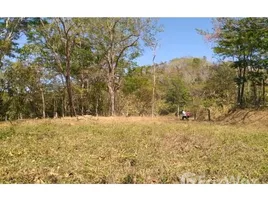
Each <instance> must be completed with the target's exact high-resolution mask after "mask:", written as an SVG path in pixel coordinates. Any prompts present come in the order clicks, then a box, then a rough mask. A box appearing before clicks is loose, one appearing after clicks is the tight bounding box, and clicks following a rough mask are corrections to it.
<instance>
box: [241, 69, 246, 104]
mask: <svg viewBox="0 0 268 200" xmlns="http://www.w3.org/2000/svg"><path fill="white" fill-rule="evenodd" d="M245 75H246V66H245V67H244V68H243V76H242V87H241V96H240V107H243V106H244V90H245V77H246V76H245Z"/></svg>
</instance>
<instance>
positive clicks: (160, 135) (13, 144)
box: [0, 117, 268, 183]
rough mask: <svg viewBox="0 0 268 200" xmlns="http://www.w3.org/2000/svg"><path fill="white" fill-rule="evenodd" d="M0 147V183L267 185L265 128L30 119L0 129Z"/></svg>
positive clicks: (267, 137)
mask: <svg viewBox="0 0 268 200" xmlns="http://www.w3.org/2000/svg"><path fill="white" fill-rule="evenodd" d="M0 147H1V148H0V155H1V156H0V182H1V183H181V182H182V179H183V177H182V176H183V175H184V174H185V173H194V174H195V175H196V176H199V177H200V176H201V177H202V180H206V183H209V182H216V183H219V182H221V181H222V180H223V179H224V178H225V179H224V180H226V177H227V179H228V180H229V181H230V178H231V177H235V180H232V181H233V182H236V179H237V178H238V179H239V177H240V179H239V180H238V181H237V182H243V180H241V178H244V181H245V180H246V179H247V180H249V181H250V182H253V180H254V182H256V181H257V182H260V183H268V175H267V174H268V131H267V127H266V126H261V125H260V126H250V125H249V126H245V125H235V126H234V125H220V124H215V123H214V124H212V123H211V124H210V123H206V122H192V121H188V122H186V121H179V120H175V119H172V118H170V119H169V118H156V119H153V120H152V119H151V118H134V117H133V118H98V119H96V118H91V119H89V118H83V119H82V120H79V121H76V119H57V120H32V121H26V122H17V124H16V125H13V126H11V125H10V124H8V123H2V124H0ZM195 180H196V179H195ZM195 180H194V181H195ZM188 182H189V181H188ZM190 182H191V181H190ZM201 182H202V181H201Z"/></svg>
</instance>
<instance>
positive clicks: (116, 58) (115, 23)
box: [90, 18, 160, 116]
mask: <svg viewBox="0 0 268 200" xmlns="http://www.w3.org/2000/svg"><path fill="white" fill-rule="evenodd" d="M91 27H93V28H92V29H90V33H91V37H92V41H94V46H95V49H96V51H97V52H98V55H99V58H100V64H101V66H102V67H103V68H104V69H105V70H106V76H107V87H108V92H109V96H110V112H111V115H112V116H114V115H115V114H116V113H115V101H116V100H115V97H116V92H117V90H118V89H119V87H120V84H121V83H120V75H119V73H118V72H120V71H122V68H126V67H127V65H125V64H127V63H128V61H131V60H133V59H135V58H136V57H137V56H138V55H140V53H141V48H140V47H141V44H142V43H143V44H145V45H148V44H150V42H151V41H153V40H155V36H156V33H157V32H158V31H159V30H160V29H159V27H158V25H157V21H156V20H152V19H141V18H98V19H94V20H92V26H91ZM122 61H124V62H122Z"/></svg>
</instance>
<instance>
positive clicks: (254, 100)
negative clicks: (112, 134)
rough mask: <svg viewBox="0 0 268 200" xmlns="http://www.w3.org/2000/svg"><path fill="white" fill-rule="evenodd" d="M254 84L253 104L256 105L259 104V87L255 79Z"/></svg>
mask: <svg viewBox="0 0 268 200" xmlns="http://www.w3.org/2000/svg"><path fill="white" fill-rule="evenodd" d="M252 86H253V104H254V106H257V102H258V101H257V87H256V83H255V81H253V83H252Z"/></svg>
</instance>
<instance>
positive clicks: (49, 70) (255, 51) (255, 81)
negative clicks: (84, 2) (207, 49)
mask: <svg viewBox="0 0 268 200" xmlns="http://www.w3.org/2000/svg"><path fill="white" fill-rule="evenodd" d="M212 23H213V27H214V28H213V30H212V31H211V32H208V31H206V30H197V33H199V34H200V37H204V39H205V40H206V41H208V42H211V43H212V44H213V49H214V52H215V54H216V55H218V57H219V61H218V62H216V63H211V62H209V61H208V60H207V59H206V57H203V58H195V57H183V58H174V59H173V60H170V61H169V62H164V63H163V62H162V63H155V62H154V58H155V57H156V56H157V53H155V49H156V47H157V46H158V45H159V44H158V43H159V42H158V39H157V35H158V33H159V32H161V31H164V28H163V27H161V25H160V24H159V23H158V21H157V19H154V18H153V19H150V18H1V19H0V63H1V64H0V67H1V68H0V119H1V120H7V119H10V120H12V119H24V118H46V117H64V116H72V117H73V116H78V115H94V116H121V115H124V116H130V115H132V116H138V115H140V116H141V115H148V116H151V115H152V116H157V115H169V114H170V115H173V116H174V114H175V113H176V112H178V111H179V110H181V109H186V110H189V111H191V112H192V113H193V114H194V117H195V118H198V117H201V116H202V112H204V111H206V110H209V111H210V110H212V111H213V109H214V110H215V112H214V113H216V110H217V111H218V112H219V113H224V112H226V111H227V110H229V109H230V108H235V107H240V108H246V107H254V108H259V107H263V106H265V105H266V101H267V91H266V86H267V75H268V67H267V66H268V54H267V50H268V32H267V29H268V19H267V18H216V19H214V20H213V21H212ZM23 39H24V40H25V42H24V43H23V44H22V43H21V41H22V40H23ZM145 47H146V48H149V49H151V51H152V65H148V66H139V65H138V64H137V63H136V58H137V57H139V56H141V55H142V53H143V50H144V48H145Z"/></svg>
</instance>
